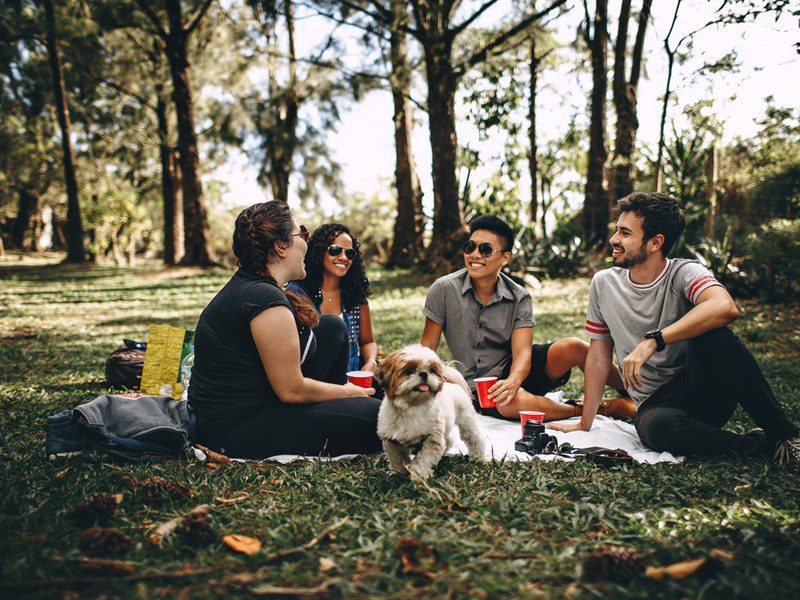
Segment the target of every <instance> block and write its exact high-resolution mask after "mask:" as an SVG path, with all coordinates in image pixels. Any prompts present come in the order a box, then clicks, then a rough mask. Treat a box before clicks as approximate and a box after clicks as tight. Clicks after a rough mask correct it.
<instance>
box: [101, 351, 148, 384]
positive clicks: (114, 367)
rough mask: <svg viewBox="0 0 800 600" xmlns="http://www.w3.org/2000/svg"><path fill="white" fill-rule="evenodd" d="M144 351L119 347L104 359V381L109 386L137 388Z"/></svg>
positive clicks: (139, 381) (142, 365) (140, 381)
mask: <svg viewBox="0 0 800 600" xmlns="http://www.w3.org/2000/svg"><path fill="white" fill-rule="evenodd" d="M144 355H145V350H142V349H141V348H129V347H128V346H120V347H119V348H117V349H116V350H114V351H113V352H112V353H111V354H110V355H109V357H108V358H107V359H106V381H107V382H108V384H109V385H113V386H119V387H126V388H136V389H138V388H139V385H140V384H141V383H142V371H143V370H144Z"/></svg>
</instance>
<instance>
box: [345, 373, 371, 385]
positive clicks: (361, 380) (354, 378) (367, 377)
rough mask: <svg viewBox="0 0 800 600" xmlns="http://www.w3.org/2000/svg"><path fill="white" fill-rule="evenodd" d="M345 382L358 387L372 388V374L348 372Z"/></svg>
mask: <svg viewBox="0 0 800 600" xmlns="http://www.w3.org/2000/svg"><path fill="white" fill-rule="evenodd" d="M347 381H349V382H350V383H353V384H355V385H357V386H358V387H363V388H371V387H372V373H371V372H370V371H350V372H349V373H347Z"/></svg>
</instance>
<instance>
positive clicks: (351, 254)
mask: <svg viewBox="0 0 800 600" xmlns="http://www.w3.org/2000/svg"><path fill="white" fill-rule="evenodd" d="M342 250H344V255H345V257H346V258H347V260H353V259H354V258H355V257H356V251H355V249H353V248H342V247H341V246H337V245H336V244H332V245H330V246H328V254H330V255H331V256H339V255H340V254H341V253H342Z"/></svg>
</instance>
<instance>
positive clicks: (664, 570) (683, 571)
mask: <svg viewBox="0 0 800 600" xmlns="http://www.w3.org/2000/svg"><path fill="white" fill-rule="evenodd" d="M718 566H719V561H718V560H717V559H716V558H713V557H708V556H704V557H703V558H696V559H694V560H685V561H682V562H678V563H674V564H671V565H668V566H666V567H647V569H646V570H645V572H644V574H645V575H646V576H647V577H650V578H651V579H663V578H664V577H672V579H675V580H681V579H686V578H687V577H689V576H690V575H695V574H699V573H708V572H710V571H712V570H715V569H716V568H717V567H718Z"/></svg>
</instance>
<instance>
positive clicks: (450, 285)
mask: <svg viewBox="0 0 800 600" xmlns="http://www.w3.org/2000/svg"><path fill="white" fill-rule="evenodd" d="M422 313H423V314H424V315H425V316H426V317H428V318H429V319H430V320H431V321H433V322H434V323H436V324H437V325H441V326H442V329H443V331H444V338H445V340H447V346H448V347H449V348H450V352H451V353H452V355H453V358H454V359H455V360H457V361H458V362H459V363H460V364H458V365H457V367H458V369H459V370H460V371H461V373H462V374H463V375H464V377H465V379H466V380H467V381H468V382H469V384H470V386H471V387H474V385H473V383H472V380H473V379H475V378H476V377H489V376H496V377H499V376H500V374H501V373H502V372H503V369H504V368H505V367H506V365H507V364H508V363H509V362H510V361H511V333H512V332H513V331H514V330H515V329H518V328H520V327H533V324H534V321H533V308H532V305H531V296H530V294H528V292H527V291H525V289H524V288H522V287H521V286H519V285H517V284H516V283H514V281H512V280H511V279H510V278H508V277H507V276H505V275H503V274H502V273H500V278H499V279H498V280H497V286H496V287H495V290H494V294H492V297H491V299H490V300H489V303H488V304H487V305H486V306H483V304H481V301H480V300H479V299H478V295H477V293H476V292H475V290H474V288H473V287H472V280H471V279H470V277H469V274H468V273H467V270H466V269H461V270H459V271H456V272H455V273H450V274H449V275H445V276H444V277H440V278H439V279H437V280H436V281H434V282H433V285H432V286H431V288H430V289H429V290H428V297H427V298H426V299H425V307H424V308H423V309H422Z"/></svg>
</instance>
